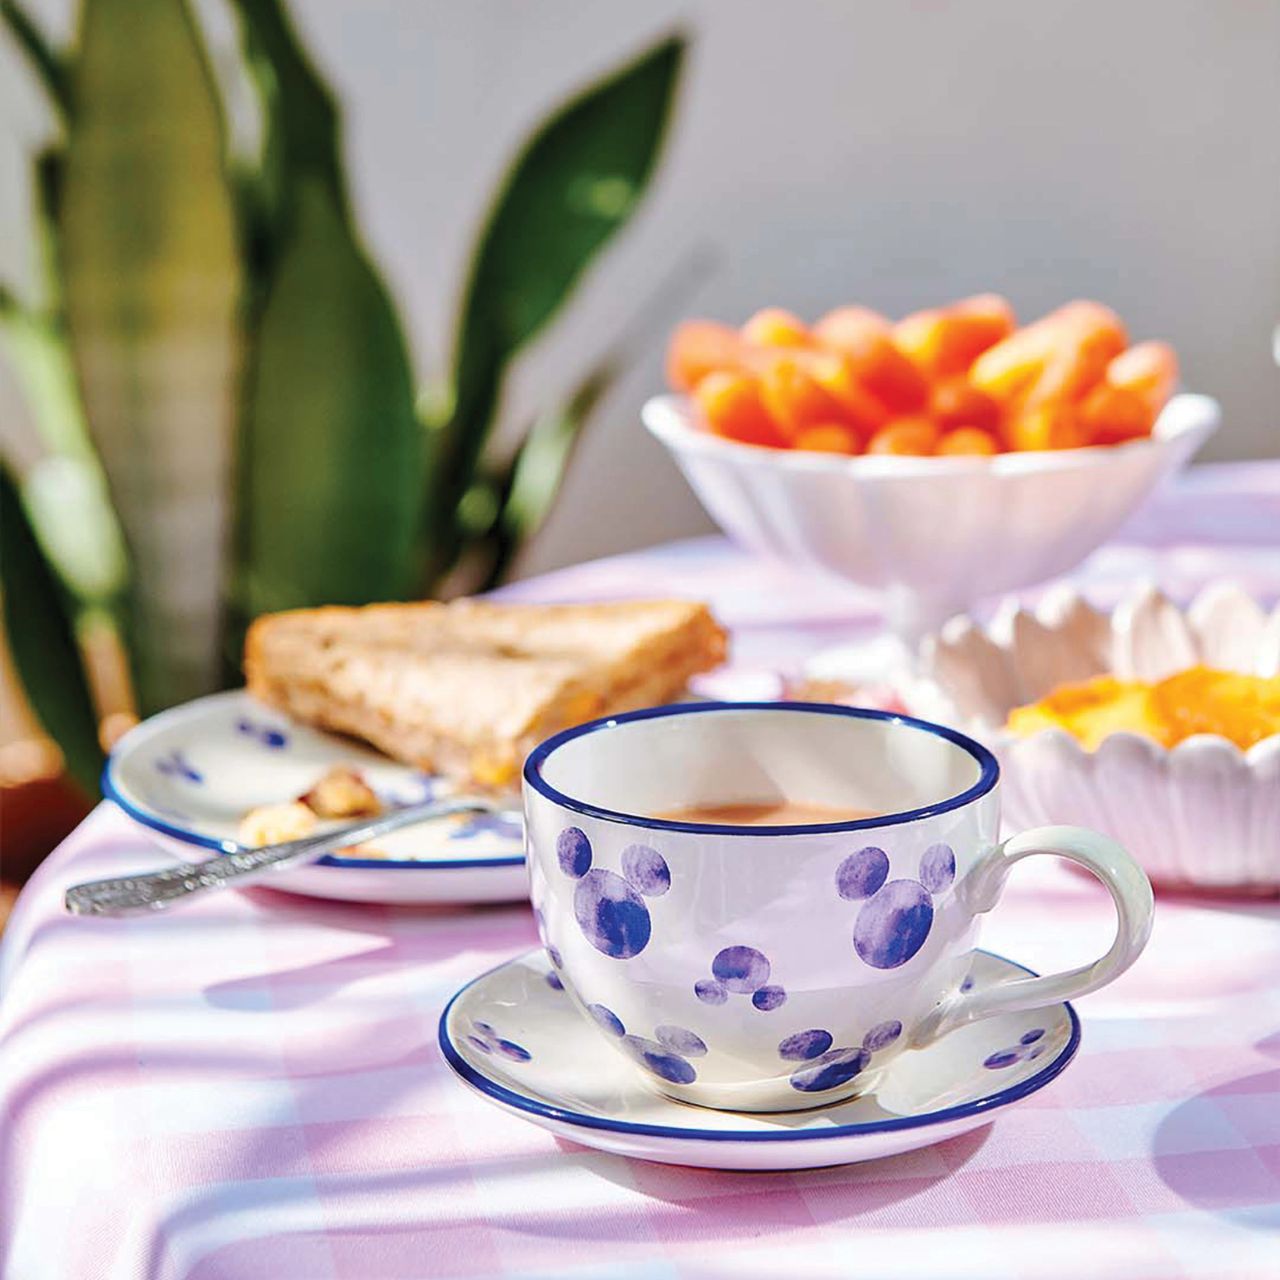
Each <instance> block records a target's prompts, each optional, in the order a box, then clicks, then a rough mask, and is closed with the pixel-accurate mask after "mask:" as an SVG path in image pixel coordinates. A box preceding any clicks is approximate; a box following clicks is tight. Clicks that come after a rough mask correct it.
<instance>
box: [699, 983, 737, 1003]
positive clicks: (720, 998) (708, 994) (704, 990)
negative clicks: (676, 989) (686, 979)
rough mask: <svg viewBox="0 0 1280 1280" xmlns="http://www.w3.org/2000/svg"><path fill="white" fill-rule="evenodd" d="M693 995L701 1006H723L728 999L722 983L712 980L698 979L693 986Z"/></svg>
mask: <svg viewBox="0 0 1280 1280" xmlns="http://www.w3.org/2000/svg"><path fill="white" fill-rule="evenodd" d="M693 994H694V995H695V996H697V997H698V999H699V1000H701V1001H702V1003H703V1004H724V1002H725V1001H726V1000H727V999H728V998H729V993H728V992H727V991H726V990H725V988H724V983H723V982H717V981H716V980H715V979H714V978H699V979H698V981H697V982H695V983H694V984H693Z"/></svg>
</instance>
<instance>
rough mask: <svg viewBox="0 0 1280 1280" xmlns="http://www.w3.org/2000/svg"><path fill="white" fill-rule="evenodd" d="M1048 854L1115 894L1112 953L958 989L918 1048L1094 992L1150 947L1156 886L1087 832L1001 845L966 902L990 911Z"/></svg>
mask: <svg viewBox="0 0 1280 1280" xmlns="http://www.w3.org/2000/svg"><path fill="white" fill-rule="evenodd" d="M1042 853H1047V854H1052V855H1053V856H1054V857H1058V858H1066V859H1067V860H1068V861H1069V862H1074V863H1076V864H1077V865H1078V866H1081V867H1084V868H1085V869H1086V870H1087V871H1091V872H1093V874H1094V875H1095V876H1097V878H1098V879H1099V880H1101V881H1102V883H1103V884H1105V885H1106V886H1107V888H1108V890H1110V893H1111V898H1112V901H1113V902H1114V903H1115V904H1116V916H1117V917H1118V926H1117V928H1116V940H1115V941H1114V942H1113V943H1112V944H1111V950H1110V951H1108V952H1107V954H1106V955H1104V956H1103V957H1102V958H1101V959H1099V960H1095V961H1094V962H1093V963H1092V964H1086V965H1083V966H1081V967H1080V968H1079V969H1067V970H1065V971H1064V972H1062V973H1051V974H1047V975H1045V976H1044V977H1038V978H1018V979H1016V980H1015V981H1012V982H1001V983H999V984H997V985H995V986H991V987H984V988H982V989H981V990H979V991H972V992H958V993H956V994H955V995H954V996H951V997H949V998H948V999H946V1000H944V1001H943V1002H942V1003H941V1004H940V1005H939V1006H938V1007H937V1009H935V1010H934V1011H933V1013H931V1014H930V1015H929V1016H928V1017H926V1018H925V1019H924V1020H923V1021H922V1022H921V1024H920V1026H919V1027H918V1028H917V1029H916V1032H915V1035H914V1036H913V1037H912V1044H913V1046H914V1047H916V1048H918V1047H920V1046H921V1045H924V1044H927V1043H929V1042H930V1041H931V1040H936V1039H937V1038H938V1037H939V1036H944V1035H946V1034H947V1032H948V1031H954V1030H955V1029H956V1028H957V1027H963V1026H965V1025H966V1024H967V1023H970V1022H977V1021H978V1019H979V1018H989V1017H990V1016H991V1015H992V1014H994V1013H1018V1012H1021V1011H1022V1010H1024V1009H1038V1008H1042V1007H1043V1006H1045V1005H1050V1004H1060V1003H1061V1002H1062V1001H1063V1000H1074V999H1075V998H1076V997H1077V996H1083V995H1088V994H1089V992H1090V991H1097V989H1098V988H1099V987H1104V986H1106V984H1107V983H1108V982H1111V981H1113V980H1114V979H1115V978H1118V977H1119V976H1120V975H1121V974H1122V973H1123V972H1124V971H1125V970H1126V969H1127V968H1128V967H1129V966H1130V965H1131V964H1132V963H1133V962H1134V961H1135V960H1136V959H1137V958H1138V956H1139V955H1140V954H1141V952H1142V948H1143V947H1145V946H1146V945H1147V939H1148V938H1149V937H1150V936H1151V921H1152V915H1153V912H1154V909H1155V901H1154V898H1153V897H1152V893H1151V882H1150V881H1149V880H1148V879H1147V877H1146V874H1145V872H1144V871H1143V870H1142V868H1141V867H1140V866H1138V864H1137V863H1136V862H1135V861H1134V860H1133V858H1131V857H1130V856H1129V854H1128V853H1126V852H1125V851H1124V849H1122V848H1121V847H1120V846H1119V845H1118V844H1116V842H1115V841H1114V840H1110V839H1108V838H1107V837H1106V836H1103V835H1099V834H1098V833H1097V832H1096V831H1086V830H1085V829H1084V828H1083V827H1036V828H1035V829H1034V830H1033V831H1025V832H1023V833H1022V835H1019V836H1014V837H1013V838H1012V839H1010V840H1006V841H1005V842H1004V843H1003V844H1001V845H997V846H996V847H995V848H994V849H992V850H991V852H990V853H988V854H986V855H985V856H984V857H983V858H982V859H980V860H979V862H978V863H977V865H976V866H975V867H974V868H973V869H972V870H971V871H970V872H969V874H968V875H967V876H966V877H965V878H964V880H963V882H962V884H961V885H960V887H959V889H958V892H959V893H960V894H961V895H963V897H962V900H963V902H964V904H965V905H966V906H968V908H969V909H970V910H971V911H972V912H973V913H974V914H975V915H977V914H981V913H983V912H987V911H990V910H991V908H992V907H994V906H995V905H996V903H997V902H998V901H999V899H1000V894H1001V893H1002V892H1003V891H1004V885H1005V881H1006V880H1007V879H1008V876H1009V871H1010V869H1011V868H1012V867H1013V865H1014V863H1015V862H1021V861H1022V859H1023V858H1030V857H1032V856H1033V855H1035V854H1042Z"/></svg>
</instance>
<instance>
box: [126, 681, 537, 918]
mask: <svg viewBox="0 0 1280 1280" xmlns="http://www.w3.org/2000/svg"><path fill="white" fill-rule="evenodd" d="M339 764H349V765H352V766H354V767H355V768H357V769H358V770H359V771H360V773H361V774H362V775H363V776H364V778H365V780H366V781H367V782H368V783H369V785H370V786H371V787H372V788H373V789H374V791H376V792H377V793H378V795H379V797H380V798H381V799H382V801H383V802H384V803H385V804H388V805H399V804H417V803H419V802H421V801H423V800H426V799H428V798H430V797H431V796H433V795H443V794H446V793H447V792H448V790H449V789H450V785H451V784H449V783H447V782H446V781H445V780H444V779H442V778H438V777H433V776H431V775H428V774H424V773H421V772H419V771H418V770H416V769H414V768H411V767H410V766H408V765H402V764H397V763H396V762H395V761H393V760H389V759H387V757H386V756H383V755H379V754H378V753H377V752H375V751H373V750H371V749H370V748H368V747H366V746H363V745H362V744H360V743H358V742H355V741H352V740H350V739H347V738H341V737H338V736H337V735H335V734H329V733H322V732H320V731H318V730H315V729H310V728H308V727H306V726H305V725H300V724H297V723H295V722H293V721H292V720H290V719H289V718H288V717H286V716H284V715H282V714H281V713H280V712H278V711H274V710H272V709H270V708H268V707H264V706H263V705H262V704H261V703H258V702H256V701H255V700H254V699H252V698H251V697H250V696H249V695H248V693H246V692H245V691H244V690H234V691H232V692H230V693H217V694H213V695H211V696H210V697H207V698H198V699H196V700H195V701H194V702H189V703H187V704H185V705H184V706H181V707H174V708H173V709H172V710H169V711H165V712H162V713H161V714H160V715H157V716H153V717H152V718H151V719H150V720H147V721H146V722H145V723H144V724H141V725H139V726H138V727H137V728H136V729H134V730H133V731H132V732H130V733H128V734H126V735H125V737H124V738H122V739H121V740H120V742H119V743H118V744H117V745H116V748H115V750H114V751H113V752H112V753H111V758H110V760H109V761H108V762H107V767H106V769H105V771H104V772H103V776H102V789H103V793H104V794H105V795H106V796H107V798H108V799H111V800H114V801H115V802H116V803H117V804H118V805H119V806H120V807H121V808H122V809H123V810H124V811H125V812H126V813H127V814H128V815H129V816H130V817H131V818H133V819H134V820H135V821H136V822H138V823H140V824H141V825H142V826H143V827H145V828H146V829H147V831H148V832H149V833H150V834H151V835H152V837H153V838H154V839H155V840H156V841H157V842H158V843H159V844H161V845H163V846H165V847H166V848H168V849H169V850H171V851H173V852H175V853H177V854H178V855H179V856H180V857H182V858H187V859H189V858H191V857H192V856H193V855H196V853H197V851H198V850H200V849H204V850H208V851H210V853H211V854H215V853H216V850H217V848H218V843H219V841H221V840H226V839H234V838H235V835H236V829H237V827H238V826H239V823H240V819H241V818H242V817H243V816H244V815H245V813H247V812H248V811H249V810H250V809H252V808H255V807H256V806H258V805H265V804H279V803H281V802H283V801H287V800H292V799H294V798H295V797H297V796H299V795H301V794H302V793H303V792H305V791H307V790H308V789H309V788H310V787H311V785H312V784H313V783H314V782H315V781H316V780H317V779H318V778H319V777H320V776H321V775H322V774H324V773H325V772H326V771H327V770H328V769H330V768H332V767H333V766H334V765H339ZM515 803H516V802H515V801H514V799H513V804H515ZM522 828H523V824H522V823H521V822H520V821H519V820H518V819H516V818H515V817H514V816H508V815H479V816H475V817H471V816H461V817H453V818H445V819H440V820H438V821H434V822H429V823H423V824H422V825H420V826H416V827H409V828H406V829H405V830H404V831H399V832H396V833H395V834H394V835H390V836H386V837H384V838H382V839H380V840H377V841H374V842H373V843H372V844H369V845H362V846H361V847H360V849H359V850H358V856H345V855H338V854H331V855H329V856H327V857H324V858H321V859H320V860H319V861H317V862H316V863H315V864H313V865H312V866H308V867H299V868H297V869H295V870H292V871H286V872H282V873H281V874H280V876H279V878H278V879H276V880H273V882H272V883H273V884H274V885H276V886H277V887H279V888H281V889H288V890H290V891H292V892H296V893H305V894H311V895H313V896H315V897H321V898H337V899H341V900H346V901H355V902H412V903H462V902H511V901H518V900H520V899H523V898H525V897H526V896H527V894H528V880H527V876H526V873H525V865H524V832H523V829H522Z"/></svg>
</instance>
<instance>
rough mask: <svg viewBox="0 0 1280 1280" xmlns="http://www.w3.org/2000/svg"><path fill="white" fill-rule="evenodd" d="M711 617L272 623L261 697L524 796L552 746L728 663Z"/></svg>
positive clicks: (617, 613)
mask: <svg viewBox="0 0 1280 1280" xmlns="http://www.w3.org/2000/svg"><path fill="white" fill-rule="evenodd" d="M725 651H726V635H725V632H724V630H723V628H722V627H721V626H720V625H719V624H718V623H717V622H716V621H715V619H714V618H713V617H712V616H711V613H710V611H709V610H708V609H707V607H706V606H705V605H703V604H700V603H697V602H695V601H685V600H647V601H628V602H621V603H608V604H590V605H572V604H566V605H525V604H502V603H496V602H494V603H491V602H488V601H478V600H457V601H453V602H451V603H448V604H438V603H425V604H379V605H368V606H366V607H364V608H340V607H333V608H324V609H299V610H294V611H292V612H289V613H277V614H268V615H266V616H264V617H261V618H259V619H258V620H257V621H256V622H255V623H254V624H253V625H252V626H251V627H250V629H249V634H248V637H247V639H246V641H245V675H246V677H247V681H248V686H249V691H250V692H251V693H252V694H253V695H254V696H255V697H257V698H259V699H261V700H262V701H263V702H266V703H268V704H270V705H271V706H274V707H278V708H280V710H282V711H284V712H286V713H288V714H289V715H291V716H293V717H295V718H296V719H298V720H301V721H303V722H304V723H306V724H311V725H315V726H317V727H319V728H323V729H332V730H336V731H338V732H340V733H347V734H351V735H352V736H354V737H357V738H362V739H364V740H365V741H366V742H369V743H371V744H372V745H373V746H375V747H377V748H378V749H379V750H381V751H384V752H385V753H386V754H387V755H389V756H392V757H394V758H395V759H397V760H403V761H405V762H406V763H408V764H413V765H416V766H417V767H418V768H420V769H424V770H427V771H429V772H433V773H442V774H445V775H447V776H449V777H452V778H454V779H456V780H458V781H460V782H464V783H466V784H469V785H475V786H481V787H487V788H491V789H502V788H505V787H508V786H511V785H513V784H514V783H515V782H516V780H517V777H518V774H519V770H520V766H521V764H522V763H523V761H524V758H525V756H526V755H527V754H528V753H529V751H530V750H531V749H532V748H533V747H534V746H535V745H536V744H537V743H539V742H540V741H542V740H543V739H544V738H546V737H548V736H549V735H551V734H553V733H556V732H558V731H559V730H561V729H565V728H568V727H570V726H572V725H575V724H581V723H583V722H584V721H586V720H591V719H593V718H595V717H596V716H603V715H613V714H616V713H618V712H621V711H629V710H634V709H635V708H638V707H646V706H652V705H655V704H657V703H662V702H669V701H670V700H671V699H672V698H674V697H675V696H676V695H677V694H679V693H680V692H681V691H682V690H683V689H684V688H685V685H686V683H687V681H688V680H689V678H690V677H691V676H694V675H697V674H698V673H699V672H702V671H708V670H710V669H711V668H713V667H715V666H718V665H719V664H720V662H722V661H723V659H724V656H725Z"/></svg>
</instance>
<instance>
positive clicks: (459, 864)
mask: <svg viewBox="0 0 1280 1280" xmlns="http://www.w3.org/2000/svg"><path fill="white" fill-rule="evenodd" d="M243 692H245V690H242V689H229V690H226V691H224V692H223V693H215V694H210V695H208V697H210V698H224V697H227V696H229V695H230V694H235V693H243ZM195 701H197V702H199V701H204V699H195ZM191 705H193V704H192V703H184V704H182V705H180V706H176V707H170V708H169V709H168V710H167V711H161V712H159V713H158V714H156V715H154V716H150V717H149V718H148V719H146V720H144V721H143V722H142V723H141V724H139V725H137V726H135V727H134V728H133V729H131V730H130V731H129V732H128V733H127V734H125V735H124V737H123V738H121V739H120V741H119V742H117V743H116V745H115V747H114V748H113V749H112V751H111V754H110V755H109V756H108V757H107V762H106V764H105V765H103V767H102V777H101V779H100V781H99V785H100V786H101V788H102V794H103V796H104V797H105V798H106V799H108V800H110V801H112V802H114V803H115V804H117V805H119V806H120V808H121V809H123V810H124V812H125V813H126V814H127V815H128V816H129V817H130V818H132V819H133V820H134V822H136V823H138V824H139V825H141V826H144V827H146V828H148V829H149V830H151V831H155V832H157V833H158V834H160V835H162V836H168V837H169V839H171V840H177V841H179V842H180V843H182V844H189V845H191V846H193V847H194V848H197V849H208V850H210V851H211V852H213V853H218V854H226V853H227V852H228V850H227V849H226V847H225V845H224V842H223V841H222V840H219V839H218V838H217V837H216V836H203V835H200V833H199V832H196V831H192V830H191V828H190V827H181V826H178V825H177V824H175V823H173V822H169V821H167V820H166V819H164V818H162V817H160V815H159V814H157V813H154V812H153V811H152V810H150V809H147V808H144V807H143V806H142V805H141V804H139V803H138V802H137V801H136V800H133V799H131V798H130V797H129V796H128V795H126V794H125V793H124V791H123V790H122V789H121V787H120V785H119V784H118V783H117V782H116V779H115V774H114V769H115V767H116V765H117V764H118V763H119V760H120V756H121V754H122V753H123V751H124V750H125V749H126V747H127V746H128V743H129V739H130V738H131V737H133V735H134V734H135V733H137V732H138V731H139V730H140V729H146V728H147V726H149V725H154V724H155V723H156V722H157V721H158V720H162V719H166V718H167V717H169V716H171V715H173V713H174V712H182V711H185V710H186V709H187V708H188V707H189V706H191ZM524 862H525V857H524V854H523V853H504V854H501V855H498V856H494V857H488V858H466V859H455V858H344V857H341V856H340V855H338V854H335V853H326V854H324V855H323V856H322V857H319V858H317V859H316V860H315V861H314V862H311V863H308V864H307V865H308V866H312V867H338V868H344V867H345V868H349V869H362V868H363V869H369V870H376V871H474V870H476V869H477V868H481V869H483V868H488V867H521V866H524Z"/></svg>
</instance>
